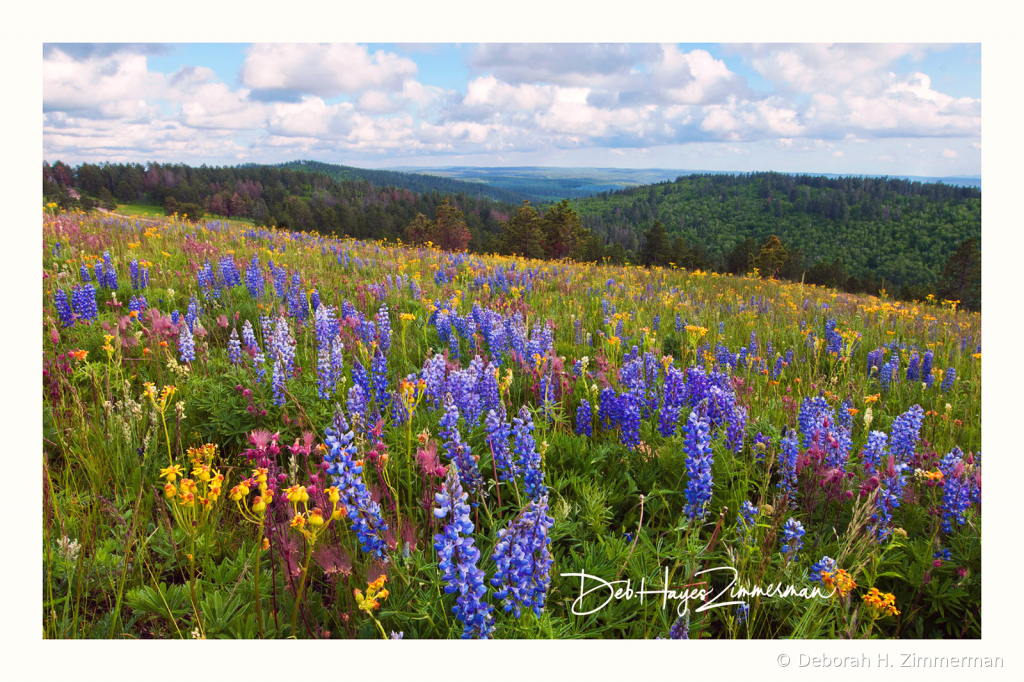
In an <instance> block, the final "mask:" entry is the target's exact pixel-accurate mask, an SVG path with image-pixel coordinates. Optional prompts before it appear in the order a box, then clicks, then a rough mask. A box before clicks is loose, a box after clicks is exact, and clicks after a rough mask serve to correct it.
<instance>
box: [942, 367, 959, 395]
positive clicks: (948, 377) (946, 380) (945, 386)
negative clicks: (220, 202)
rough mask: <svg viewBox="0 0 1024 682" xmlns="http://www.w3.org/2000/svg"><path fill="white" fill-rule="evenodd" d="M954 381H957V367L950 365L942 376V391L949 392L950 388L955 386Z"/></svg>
mask: <svg viewBox="0 0 1024 682" xmlns="http://www.w3.org/2000/svg"><path fill="white" fill-rule="evenodd" d="M954 381H956V367H950V368H948V369H947V370H946V373H945V374H943V376H942V389H941V390H942V392H943V393H949V391H950V389H951V388H953V382H954Z"/></svg>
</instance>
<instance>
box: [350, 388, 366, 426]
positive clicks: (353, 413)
mask: <svg viewBox="0 0 1024 682" xmlns="http://www.w3.org/2000/svg"><path fill="white" fill-rule="evenodd" d="M345 407H346V408H348V414H349V417H351V419H352V422H353V423H354V424H355V425H356V426H357V427H358V428H359V429H361V430H363V431H365V430H366V422H367V420H366V393H365V392H363V387H362V386H360V385H359V384H353V385H352V387H351V388H349V389H348V400H347V401H346V403H345Z"/></svg>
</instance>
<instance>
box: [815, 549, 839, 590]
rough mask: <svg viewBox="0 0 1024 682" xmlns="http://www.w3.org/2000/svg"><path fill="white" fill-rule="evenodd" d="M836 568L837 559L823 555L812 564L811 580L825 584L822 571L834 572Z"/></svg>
mask: <svg viewBox="0 0 1024 682" xmlns="http://www.w3.org/2000/svg"><path fill="white" fill-rule="evenodd" d="M835 570H836V560H835V559H833V558H832V557H830V556H823V557H821V559H819V560H818V561H816V562H815V563H813V564H812V565H811V580H813V581H814V582H816V583H821V584H822V585H824V584H825V581H824V580H823V579H822V575H821V574H822V573H832V572H833V571H835Z"/></svg>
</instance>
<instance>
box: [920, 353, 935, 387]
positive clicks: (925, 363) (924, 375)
mask: <svg viewBox="0 0 1024 682" xmlns="http://www.w3.org/2000/svg"><path fill="white" fill-rule="evenodd" d="M934 360H935V351H933V350H927V351H925V352H924V359H923V360H921V379H922V380H923V381H925V382H928V380H929V379H931V377H932V362H934Z"/></svg>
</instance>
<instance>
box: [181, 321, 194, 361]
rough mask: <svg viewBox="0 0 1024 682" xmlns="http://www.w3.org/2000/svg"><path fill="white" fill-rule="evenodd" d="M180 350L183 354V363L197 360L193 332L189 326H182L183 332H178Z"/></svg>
mask: <svg viewBox="0 0 1024 682" xmlns="http://www.w3.org/2000/svg"><path fill="white" fill-rule="evenodd" d="M178 350H179V352H180V353H181V355H180V359H181V361H182V362H185V363H189V362H193V361H195V359H196V346H195V342H194V341H193V339H192V332H191V331H189V329H188V325H187V324H183V325H181V331H180V332H178Z"/></svg>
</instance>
